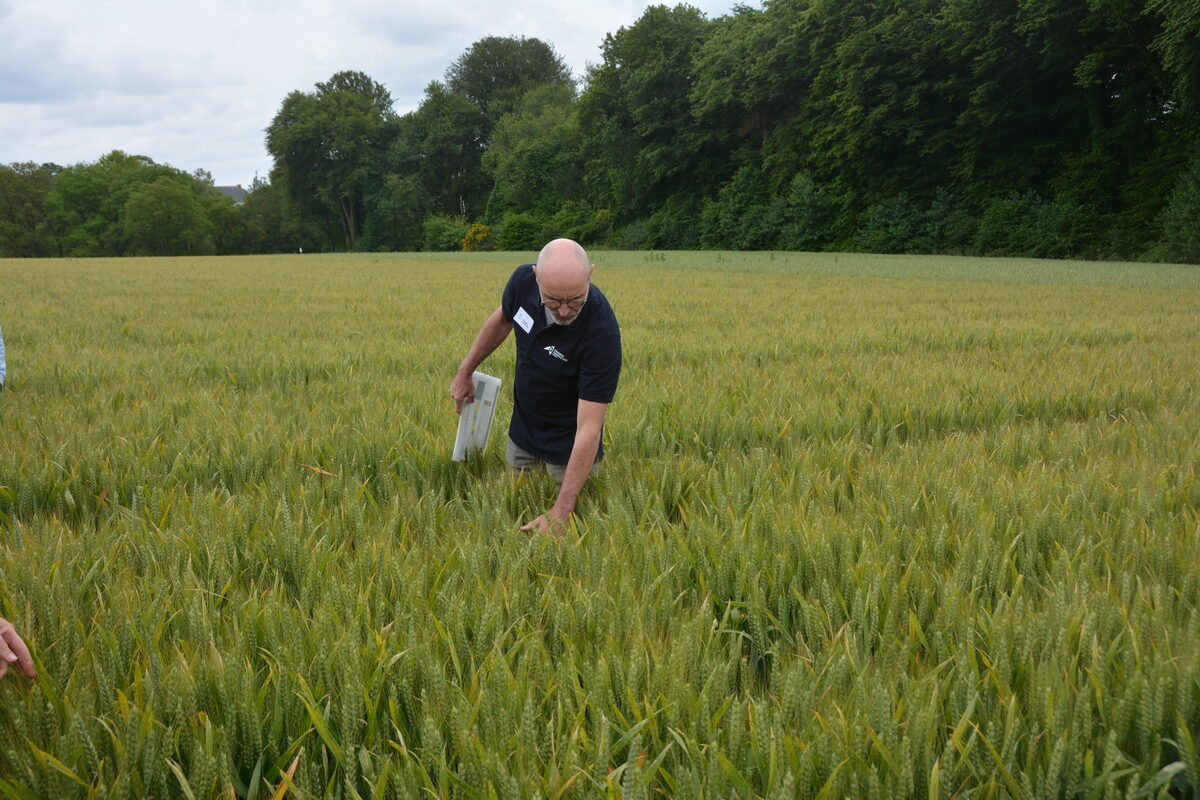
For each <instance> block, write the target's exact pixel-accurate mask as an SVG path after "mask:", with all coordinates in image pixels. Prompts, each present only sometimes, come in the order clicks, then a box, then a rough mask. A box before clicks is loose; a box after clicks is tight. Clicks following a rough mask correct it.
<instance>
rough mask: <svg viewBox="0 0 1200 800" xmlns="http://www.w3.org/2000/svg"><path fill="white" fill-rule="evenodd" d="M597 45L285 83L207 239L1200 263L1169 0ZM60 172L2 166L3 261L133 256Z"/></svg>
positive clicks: (1085, 0)
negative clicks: (567, 59) (242, 185)
mask: <svg viewBox="0 0 1200 800" xmlns="http://www.w3.org/2000/svg"><path fill="white" fill-rule="evenodd" d="M601 53H602V59H601V61H600V62H599V63H597V64H594V65H591V66H590V67H589V69H588V72H587V74H586V75H584V76H581V80H580V85H579V86H576V84H575V83H574V82H573V80H572V78H571V75H570V73H569V71H568V70H567V69H566V67H565V66H564V64H563V62H562V60H561V59H560V58H559V57H558V55H557V54H556V53H555V52H554V49H553V48H552V47H551V46H550V45H548V44H546V43H544V42H542V41H540V40H538V39H529V38H524V37H496V36H489V37H486V38H483V39H480V40H479V41H477V42H476V43H475V44H473V45H472V46H471V47H470V48H468V50H467V51H466V52H465V53H463V54H462V55H461V56H460V57H459V58H458V59H456V60H455V61H454V62H453V63H452V64H451V65H450V66H449V67H448V68H447V70H446V73H445V75H444V79H443V80H442V81H433V82H431V83H430V84H429V85H428V87H427V89H426V91H425V96H424V98H423V100H422V101H421V103H420V105H419V106H418V107H417V108H416V109H415V110H413V111H412V112H410V113H408V114H404V115H402V116H396V115H395V113H394V112H393V110H392V107H391V98H390V96H389V93H388V91H387V90H386V89H385V88H384V87H382V86H381V85H379V84H377V83H376V82H375V81H374V80H372V79H371V78H370V77H368V76H366V75H364V74H362V73H358V72H340V73H337V74H336V75H334V76H333V77H332V78H331V79H330V80H329V81H328V82H325V83H320V84H317V86H316V87H315V89H314V91H312V92H302V91H296V92H292V93H291V94H289V95H288V96H287V97H286V98H285V99H284V101H283V103H282V105H281V106H280V108H279V109H278V111H277V113H276V114H275V117H274V119H273V120H272V122H271V125H270V126H269V128H268V130H267V146H268V149H269V151H270V153H271V155H272V157H273V158H274V164H275V166H274V169H273V170H272V173H271V180H270V184H266V183H264V184H262V185H260V186H259V187H258V190H259V193H260V194H262V193H270V194H276V193H277V194H278V195H279V196H278V197H272V198H269V199H268V198H262V199H261V202H262V204H263V205H270V206H271V207H272V208H274V209H276V210H277V211H278V213H277V214H276V215H274V216H262V215H254V214H246V215H243V217H242V218H241V219H240V220H239V219H227V220H224V221H222V222H218V223H214V225H215V226H217V227H224V226H228V225H237V224H238V223H239V222H240V223H241V224H242V225H243V226H244V228H245V230H246V231H247V232H246V233H245V234H243V233H241V232H240V231H239V232H238V233H236V234H233V235H227V236H226V240H227V241H226V242H225V243H224V244H223V245H221V246H216V249H218V250H220V251H221V252H232V251H234V250H236V251H239V252H264V251H270V250H276V251H278V250H284V251H294V250H296V249H297V248H298V247H303V248H304V249H305V250H306V251H312V250H322V251H324V250H335V249H348V250H367V251H395V250H409V249H416V248H418V247H421V246H422V244H423V242H424V240H425V239H426V238H427V237H425V236H424V234H423V231H424V229H425V220H426V219H427V218H429V217H440V216H442V215H452V216H456V217H458V218H459V222H460V223H463V224H469V223H473V222H478V223H483V224H487V225H489V226H491V227H492V228H493V229H494V230H495V233H496V235H497V241H500V242H504V241H509V242H514V243H518V246H521V247H524V246H525V244H524V243H525V242H526V241H528V238H527V237H526V236H525V235H524V229H525V228H526V227H528V226H529V224H530V221H531V220H532V225H533V226H534V227H536V228H537V229H538V231H539V238H541V239H543V240H545V239H549V238H551V237H553V236H557V235H575V236H579V237H582V238H583V240H584V242H585V244H602V245H607V246H611V247H621V248H656V249H679V248H684V249H693V248H706V249H713V248H715V249H761V250H797V249H806V250H830V251H846V250H862V251H871V252H890V253H918V252H919V253H948V254H984V255H1003V254H1009V255H1024V256H1038V257H1083V258H1125V259H1143V260H1173V261H1198V260H1200V255H1197V244H1196V243H1197V241H1200V200H1197V190H1196V186H1197V185H1198V183H1197V181H1198V180H1200V179H1198V178H1197V177H1196V176H1197V175H1200V149H1198V148H1200V16H1198V15H1197V14H1196V13H1195V11H1194V9H1192V8H1191V4H1189V3H1186V2H1176V1H1175V0H1114V1H1113V2H1096V1H1094V0H1006V1H1005V2H993V1H992V0H918V1H917V2H912V1H911V0H907V1H906V2H898V0H885V1H884V2H879V1H878V0H765V2H764V3H763V4H762V7H760V8H759V7H751V6H736V7H735V8H734V9H733V11H732V12H731V13H730V14H729V15H727V16H723V17H718V18H715V19H708V18H706V17H705V15H704V14H702V13H701V12H699V11H698V10H696V9H695V8H693V7H690V6H687V5H677V6H674V7H668V6H665V5H653V6H650V7H648V8H647V9H646V10H645V11H644V13H643V14H642V16H641V17H640V18H639V19H638V20H637V21H636V22H634V23H633V24H631V25H629V26H626V27H622V28H621V29H619V30H617V31H615V32H613V33H610V34H609V35H607V36H606V37H605V39H604V41H603V43H602V46H601ZM106 158H109V157H106ZM103 160H104V159H102V161H103ZM70 169H74V170H82V171H88V170H91V169H93V168H92V167H90V166H88V165H78V166H76V167H73V168H70ZM55 172H56V171H55V170H50V171H49V172H46V171H42V170H39V169H38V168H36V167H33V165H19V164H18V165H10V166H9V167H6V168H0V189H3V193H4V195H3V202H0V254H8V255H14V256H19V255H31V254H43V255H44V254H57V255H66V254H70V253H81V254H82V253H88V254H109V255H121V254H125V253H126V252H128V246H127V244H128V242H127V239H128V236H127V235H126V234H124V233H122V232H121V224H120V220H119V219H118V216H119V215H120V214H121V213H122V207H123V204H124V203H125V202H126V200H127V197H128V191H129V188H130V187H129V186H128V185H126V184H125V183H124V182H123V180H124V179H123V178H122V177H121V176H120V175H118V174H114V173H112V172H111V171H107V170H101V174H100V175H99V178H101V180H99V181H97V180H96V176H88V180H87V181H86V186H80V185H79V181H77V180H73V179H74V178H76V177H78V176H74V175H71V174H69V170H68V171H64V174H63V175H62V176H60V177H58V178H56V176H55ZM138 180H140V178H139V179H138ZM57 183H64V184H69V185H64V186H62V187H61V188H60V187H59V186H58V185H57ZM81 192H82V193H83V194H84V195H85V197H84V198H80V197H79V194H80V193H81ZM84 201H86V202H84ZM80 202H83V206H82V207H81V208H76V206H75V204H78V203H80ZM185 216H186V215H185ZM509 218H511V220H512V224H514V225H517V226H520V227H521V228H522V231H520V232H510V233H509V234H505V232H504V230H503V229H504V226H505V224H506V223H505V220H506V219H509ZM211 221H212V220H211V219H210V222H211ZM180 224H181V225H184V227H185V228H190V229H194V230H199V228H203V225H202V224H199V223H198V227H196V226H195V225H193V224H192V223H182V222H181V223H180ZM173 241H175V242H177V244H175V245H173V252H178V253H188V252H204V250H203V249H196V248H197V247H201V245H202V244H203V242H204V239H203V237H202V236H199V237H197V236H182V237H179V236H177V237H175V238H174V239H173ZM184 243H187V244H186V245H185V244H184ZM161 246H163V242H161V241H159V242H156V243H152V246H149V249H148V243H146V242H144V241H143V243H142V246H141V248H140V249H141V251H142V252H158V250H157V249H156V248H158V247H161ZM214 246H215V243H214ZM189 248H191V249H189Z"/></svg>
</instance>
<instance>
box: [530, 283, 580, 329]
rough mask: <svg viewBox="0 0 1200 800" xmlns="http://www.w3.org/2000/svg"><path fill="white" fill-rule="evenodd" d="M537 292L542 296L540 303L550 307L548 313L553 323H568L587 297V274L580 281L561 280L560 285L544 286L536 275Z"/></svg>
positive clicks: (578, 311) (576, 315)
mask: <svg viewBox="0 0 1200 800" xmlns="http://www.w3.org/2000/svg"><path fill="white" fill-rule="evenodd" d="M537 284H538V292H540V293H541V296H542V304H543V305H545V306H546V308H548V309H550V315H551V317H552V318H553V319H554V324H555V325H570V324H571V323H572V322H574V321H575V320H576V319H577V318H578V317H579V313H580V312H581V311H582V310H583V306H584V304H585V303H586V302H587V298H588V288H589V286H590V284H589V283H588V281H587V276H584V277H583V280H582V283H581V282H580V281H578V280H574V281H570V282H563V283H562V285H555V286H545V285H543V284H542V281H541V276H538V281H537Z"/></svg>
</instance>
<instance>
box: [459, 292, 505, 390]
mask: <svg viewBox="0 0 1200 800" xmlns="http://www.w3.org/2000/svg"><path fill="white" fill-rule="evenodd" d="M510 331H512V323H511V322H506V321H505V319H504V315H503V313H502V312H501V310H500V309H499V308H497V309H496V310H495V311H494V312H492V315H491V316H490V317H488V318H487V319H486V320H485V321H484V323H483V327H482V328H480V329H479V335H477V336H476V337H475V341H474V342H473V343H472V344H471V349H470V350H468V351H467V355H466V358H464V359H463V360H462V362H461V363H460V364H459V365H458V374H459V375H468V376H469V375H470V374H471V373H472V372H474V371H475V368H476V367H478V366H479V365H480V364H482V363H483V361H484V359H486V358H487V357H488V356H490V355H491V354H492V353H493V352H494V351H495V349H496V348H497V347H499V346H500V345H501V344H502V343H503V342H504V340H505V339H506V338H507V337H508V334H509V332H510Z"/></svg>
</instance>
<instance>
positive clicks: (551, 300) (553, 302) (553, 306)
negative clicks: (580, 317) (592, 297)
mask: <svg viewBox="0 0 1200 800" xmlns="http://www.w3.org/2000/svg"><path fill="white" fill-rule="evenodd" d="M541 291H542V290H541V289H540V288H539V289H538V294H541ZM587 296H588V293H587V292H584V293H583V294H581V295H579V296H578V297H572V298H571V299H570V300H563V299H561V298H558V297H547V296H546V295H544V294H543V295H542V303H543V305H545V306H547V307H548V308H549V309H550V310H551V311H558V310H559V309H560V308H562V307H563V306H566V307H567V308H569V309H571V310H572V311H578V310H579V309H581V308H583V304H584V303H586V302H587Z"/></svg>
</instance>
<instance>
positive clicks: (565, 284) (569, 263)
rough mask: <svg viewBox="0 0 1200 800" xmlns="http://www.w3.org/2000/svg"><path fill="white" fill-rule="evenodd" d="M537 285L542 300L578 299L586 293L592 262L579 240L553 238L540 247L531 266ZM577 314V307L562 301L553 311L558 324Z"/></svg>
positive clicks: (567, 321)
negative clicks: (562, 304)
mask: <svg viewBox="0 0 1200 800" xmlns="http://www.w3.org/2000/svg"><path fill="white" fill-rule="evenodd" d="M533 274H534V277H535V278H536V279H537V283H538V288H539V289H540V291H541V293H542V299H543V302H545V301H546V300H551V301H557V300H563V301H566V300H582V299H584V298H586V297H587V294H588V284H589V282H590V281H591V277H592V265H591V264H589V263H588V257H587V253H585V252H584V251H583V248H582V247H580V246H579V243H578V242H576V241H573V240H571V239H555V240H554V241H552V242H550V243H549V244H547V245H546V246H545V247H543V248H542V252H541V253H539V254H538V260H537V264H536V265H534V268H533ZM578 314H579V309H578V307H576V308H570V307H568V306H566V305H564V306H562V308H560V309H558V310H556V311H555V312H554V319H555V321H556V322H558V323H559V324H564V323H569V322H571V321H572V320H574V319H575V317H576V316H578Z"/></svg>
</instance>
